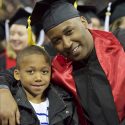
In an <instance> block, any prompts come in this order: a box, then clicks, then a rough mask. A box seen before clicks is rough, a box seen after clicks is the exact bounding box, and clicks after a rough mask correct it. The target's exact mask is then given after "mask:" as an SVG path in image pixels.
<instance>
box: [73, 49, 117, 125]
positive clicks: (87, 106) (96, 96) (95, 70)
mask: <svg viewBox="0 0 125 125" xmlns="http://www.w3.org/2000/svg"><path fill="white" fill-rule="evenodd" d="M84 65H85V66H84ZM80 66H81V67H80ZM74 67H75V69H74V78H75V82H76V88H77V91H78V94H79V96H80V100H81V103H82V106H83V108H84V110H85V112H86V115H87V116H88V118H89V120H90V119H91V120H90V121H91V122H92V123H91V124H92V125H119V120H118V115H117V112H116V107H115V104H114V100H113V96H112V91H111V88H110V84H109V82H108V80H107V78H106V76H105V73H104V72H103V70H102V68H101V66H100V64H99V62H98V59H97V57H96V52H95V50H93V52H92V54H91V56H90V57H89V59H88V60H86V62H79V64H78V62H77V65H76V64H74Z"/></svg>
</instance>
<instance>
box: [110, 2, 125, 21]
mask: <svg viewBox="0 0 125 125" xmlns="http://www.w3.org/2000/svg"><path fill="white" fill-rule="evenodd" d="M123 16H125V0H116V1H115V2H114V3H112V6H111V19H110V23H112V22H114V21H115V20H116V19H118V18H120V17H123Z"/></svg>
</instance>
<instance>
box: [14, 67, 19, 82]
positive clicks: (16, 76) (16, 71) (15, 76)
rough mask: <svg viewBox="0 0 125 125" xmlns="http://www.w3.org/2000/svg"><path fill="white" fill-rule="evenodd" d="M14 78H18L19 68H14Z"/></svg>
mask: <svg viewBox="0 0 125 125" xmlns="http://www.w3.org/2000/svg"><path fill="white" fill-rule="evenodd" d="M14 78H15V79H16V80H20V73H19V70H18V69H15V70H14Z"/></svg>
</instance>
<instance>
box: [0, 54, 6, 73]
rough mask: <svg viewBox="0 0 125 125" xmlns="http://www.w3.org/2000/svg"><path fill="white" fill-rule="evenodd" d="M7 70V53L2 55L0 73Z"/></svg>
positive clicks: (0, 57)
mask: <svg viewBox="0 0 125 125" xmlns="http://www.w3.org/2000/svg"><path fill="white" fill-rule="evenodd" d="M5 69H6V57H5V53H4V52H3V53H1V54H0V71H4V70H5Z"/></svg>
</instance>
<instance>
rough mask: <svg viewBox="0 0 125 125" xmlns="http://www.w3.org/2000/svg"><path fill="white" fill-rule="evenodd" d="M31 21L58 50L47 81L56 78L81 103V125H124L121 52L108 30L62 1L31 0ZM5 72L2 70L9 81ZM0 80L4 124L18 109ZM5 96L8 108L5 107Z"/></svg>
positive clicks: (122, 59) (2, 77) (123, 61)
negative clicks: (39, 24) (33, 0)
mask: <svg viewBox="0 0 125 125" xmlns="http://www.w3.org/2000/svg"><path fill="white" fill-rule="evenodd" d="M37 21H41V22H42V25H43V29H44V31H45V32H46V35H47V36H48V37H49V39H50V40H51V42H52V44H53V46H54V47H55V49H56V50H57V51H58V52H59V53H60V54H62V55H63V56H62V55H57V56H56V57H55V58H54V59H53V62H52V69H53V75H52V81H53V82H55V83H56V82H57V81H58V82H59V81H60V82H59V83H60V85H61V86H62V87H65V89H67V90H68V91H70V92H71V94H72V95H73V96H74V99H75V103H76V104H77V105H79V106H78V108H81V107H80V106H82V109H83V110H84V113H83V116H82V114H80V113H79V112H82V109H79V110H78V111H79V112H78V113H79V114H80V115H81V118H82V121H85V120H86V122H84V123H83V125H89V124H90V125H125V110H124V109H125V100H124V96H125V86H124V83H125V78H124V75H123V74H124V73H125V68H124V66H125V58H124V57H125V53H124V50H123V48H122V46H121V45H120V43H119V42H118V40H117V39H116V38H115V37H114V36H113V35H112V33H108V32H104V31H98V30H89V29H88V28H87V22H86V20H85V19H84V18H82V17H80V16H79V13H78V11H77V10H76V9H75V8H74V7H73V5H72V4H70V3H68V2H67V1H66V0H65V1H64V0H54V1H48V2H47V1H46V0H45V1H39V2H37V3H36V5H35V8H34V11H33V13H32V16H31V23H32V25H33V24H35V23H36V22H37ZM64 56H65V57H67V58H65V57H64ZM7 74H8V75H7ZM11 74H13V72H12V71H11V72H10V71H8V73H7V72H6V73H3V75H6V76H7V77H6V80H7V81H8V82H10V84H13V83H14V81H15V80H14V78H13V77H12V75H11ZM10 75H11V76H10ZM6 80H5V77H4V76H2V75H1V88H2V89H1V90H0V95H1V102H2V103H1V109H2V111H1V113H0V115H1V116H2V118H1V119H2V121H3V122H4V123H5V122H6V123H8V120H9V121H11V119H12V120H13V121H15V118H19V117H13V114H14V115H16V113H17V112H18V109H17V106H16V104H15V102H14V101H13V98H12V97H11V94H10V91H9V90H8V87H9V84H8V83H7V82H6ZM12 81H13V82H12ZM13 85H14V84H13ZM5 97H6V98H7V100H5V99H4V98H5ZM8 101H9V104H10V105H11V107H12V108H11V109H7V108H5V107H6V105H7V103H8ZM5 104H6V105H5ZM7 113H8V114H7ZM13 123H14V122H13ZM11 124H12V122H11ZM11 124H10V125H11ZM4 125H6V124H4Z"/></svg>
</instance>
